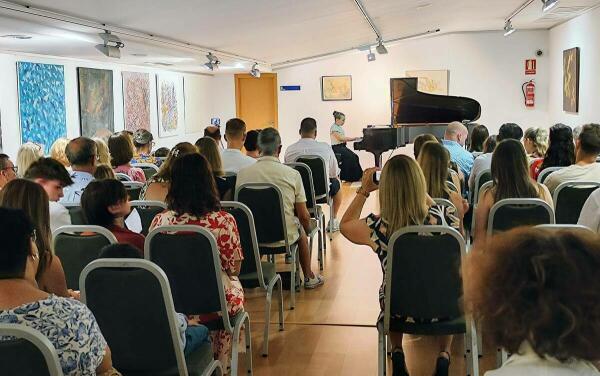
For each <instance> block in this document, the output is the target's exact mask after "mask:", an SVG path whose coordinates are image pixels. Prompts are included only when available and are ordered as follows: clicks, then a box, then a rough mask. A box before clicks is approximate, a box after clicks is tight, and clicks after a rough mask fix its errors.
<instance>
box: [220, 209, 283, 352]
mask: <svg viewBox="0 0 600 376" xmlns="http://www.w3.org/2000/svg"><path fill="white" fill-rule="evenodd" d="M221 207H222V208H223V210H226V211H227V212H228V213H229V214H231V215H232V216H233V218H235V222H236V223H237V228H238V232H239V233H240V242H241V244H242V250H243V251H244V260H243V261H242V268H241V271H240V275H239V278H240V281H241V282H242V286H244V288H256V287H260V288H262V289H263V290H265V291H266V292H267V296H266V298H267V300H266V305H265V329H264V336H263V352H262V355H263V356H268V355H269V326H270V324H271V299H272V297H273V288H274V287H275V286H277V289H278V290H279V293H278V294H277V297H278V299H279V302H278V304H277V307H278V309H279V330H283V287H282V283H281V276H280V275H279V274H277V272H276V271H275V264H273V263H271V262H266V261H263V262H261V260H260V251H259V249H258V240H257V239H256V228H255V227H254V217H253V216H252V212H251V211H250V209H249V208H248V207H247V206H246V205H244V204H242V203H241V202H233V201H221Z"/></svg>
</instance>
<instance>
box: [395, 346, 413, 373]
mask: <svg viewBox="0 0 600 376" xmlns="http://www.w3.org/2000/svg"><path fill="white" fill-rule="evenodd" d="M392 370H393V373H392V375H393V376H409V375H408V369H407V368H406V360H405V359H404V352H403V351H402V350H401V349H394V351H393V352H392Z"/></svg>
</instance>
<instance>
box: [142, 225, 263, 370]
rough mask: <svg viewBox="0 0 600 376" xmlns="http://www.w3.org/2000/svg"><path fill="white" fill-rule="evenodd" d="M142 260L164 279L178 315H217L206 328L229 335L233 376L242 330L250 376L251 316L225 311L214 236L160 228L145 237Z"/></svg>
mask: <svg viewBox="0 0 600 376" xmlns="http://www.w3.org/2000/svg"><path fill="white" fill-rule="evenodd" d="M144 257H145V258H146V260H150V261H152V262H154V263H155V264H156V265H158V266H159V267H160V268H161V269H162V270H163V271H164V272H165V274H166V275H167V277H168V279H169V284H170V285H171V293H172V294H173V302H174V304H175V310H176V311H177V312H180V313H183V314H185V315H203V314H211V313H215V312H218V313H219V314H220V318H218V319H216V320H214V321H212V322H209V323H205V325H206V326H207V327H208V328H209V329H211V330H225V331H227V332H228V333H230V334H231V335H232V337H233V338H232V350H231V374H232V375H237V371H238V345H239V338H240V333H241V330H242V326H244V327H245V334H246V365H247V372H248V373H249V374H252V339H251V338H250V316H248V313H247V312H245V311H243V310H242V311H240V312H238V313H237V314H236V315H235V316H230V315H229V312H228V311H227V303H226V301H225V289H224V287H223V281H222V280H221V273H222V269H221V257H220V255H219V251H218V249H217V242H216V240H215V237H214V236H213V234H212V233H210V231H208V230H207V229H205V228H203V227H201V226H196V225H180V226H159V227H157V228H155V229H154V230H152V231H150V233H149V234H148V236H147V237H146V241H145V244H144Z"/></svg>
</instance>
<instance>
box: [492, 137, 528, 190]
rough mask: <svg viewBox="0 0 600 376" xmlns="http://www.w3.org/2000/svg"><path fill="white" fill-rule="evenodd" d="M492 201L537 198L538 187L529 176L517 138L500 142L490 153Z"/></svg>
mask: <svg viewBox="0 0 600 376" xmlns="http://www.w3.org/2000/svg"><path fill="white" fill-rule="evenodd" d="M491 172H492V180H493V181H494V201H495V202H498V201H500V200H502V199H505V198H538V197H539V196H540V192H539V189H538V188H537V186H536V184H535V183H534V181H533V180H532V179H531V177H529V167H528V165H527V155H525V149H524V148H523V145H521V143H520V142H519V141H517V140H513V139H506V140H504V141H502V142H500V143H499V144H498V145H497V146H496V149H495V150H494V154H493V155H492V168H491Z"/></svg>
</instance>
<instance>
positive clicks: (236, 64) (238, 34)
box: [0, 0, 600, 73]
mask: <svg viewBox="0 0 600 376" xmlns="http://www.w3.org/2000/svg"><path fill="white" fill-rule="evenodd" d="M523 1H524V0H497V1H492V0H486V1H482V0H362V2H363V4H364V7H365V9H366V10H367V12H368V13H369V14H370V15H371V17H372V19H373V20H374V22H375V24H376V25H377V27H378V28H379V30H380V31H381V34H382V36H383V38H384V40H390V39H395V38H400V37H404V36H410V35H414V34H419V33H422V32H425V31H427V30H433V29H441V32H442V33H449V32H460V31H479V30H502V28H503V26H504V21H505V19H506V17H508V16H509V15H510V14H511V13H512V12H513V11H514V10H515V9H516V8H518V7H519V6H520V5H521V4H522V3H523ZM599 4H600V0H561V1H560V5H559V6H558V7H557V8H555V9H554V10H553V11H552V12H551V13H549V14H543V13H542V11H541V1H538V0H535V1H533V3H532V4H531V5H530V6H529V7H527V8H526V9H525V10H524V11H523V12H522V13H521V14H520V15H519V16H518V17H516V18H515V19H514V20H513V25H514V26H515V27H516V28H517V29H540V28H542V29H544V28H545V29H547V28H550V27H552V26H554V25H556V24H558V23H561V22H564V21H565V20H567V19H570V18H572V17H575V16H577V15H578V14H581V13H582V12H584V11H585V10H587V9H589V8H590V7H593V6H596V5H599ZM15 5H21V6H22V5H26V6H30V7H31V8H33V9H34V10H33V11H32V9H31V8H30V9H29V10H27V9H25V8H21V7H17V8H20V9H17V10H15V9H7V8H11V7H12V8H15ZM38 10H40V11H38ZM41 10H43V11H51V12H55V13H56V14H54V13H52V14H50V13H48V12H43V11H41ZM27 12H32V13H38V15H32V14H27ZM39 13H44V14H45V17H40V16H39ZM66 19H68V20H69V21H71V22H65V20H66ZM73 21H75V22H76V23H80V24H83V25H76V24H73V23H72V22H73ZM97 23H102V24H107V25H108V26H107V27H108V28H111V29H117V30H120V31H121V32H119V31H117V30H115V31H114V34H116V35H119V36H120V37H121V39H123V40H124V42H125V48H124V49H123V51H122V58H121V61H120V62H122V63H127V64H147V65H156V64H157V63H158V64H172V66H171V68H172V69H175V70H180V71H192V72H205V73H206V72H209V71H208V70H207V69H206V68H204V67H203V63H204V62H206V59H205V57H204V55H205V54H206V51H207V50H212V51H216V52H215V53H216V54H217V56H219V58H220V60H221V61H222V62H223V63H222V65H221V69H220V71H222V72H228V71H229V72H230V71H241V70H247V69H249V68H250V67H251V65H252V63H253V61H260V62H263V63H265V64H264V65H263V67H265V68H268V66H269V65H270V64H277V63H282V62H285V61H289V60H295V59H302V58H306V57H311V56H317V55H322V54H327V53H329V52H332V51H339V50H345V49H353V48H356V47H359V46H362V45H365V44H373V43H374V42H375V35H374V33H373V31H372V30H371V28H370V27H369V25H368V23H367V22H366V20H365V19H364V18H363V16H362V14H361V13H360V12H359V10H358V8H357V6H356V4H355V2H354V0H326V1H324V0H302V1H291V0H254V1H248V0H237V1H236V0H218V1H215V0H210V1H208V0H170V1H147V0H127V1H123V0H103V1H97V0H77V1H73V0H31V1H18V2H6V1H2V0H0V36H2V35H7V34H24V35H28V36H31V37H32V39H28V40H18V39H12V38H0V50H4V51H18V52H26V53H36V54H43V55H53V56H62V57H73V58H82V59H92V60H110V59H109V58H105V57H104V56H102V55H101V54H100V53H99V52H97V51H96V50H95V49H94V45H96V44H98V43H100V38H99V37H98V36H97V33H98V32H100V31H101V30H100V29H99V28H98V25H97ZM149 34H152V35H154V37H153V38H154V39H160V40H161V41H162V42H157V41H156V40H149V39H152V38H151V37H150V36H149ZM165 40H169V41H172V42H173V43H171V44H165V43H164V41H165ZM188 44H189V45H188ZM136 55H137V56H136ZM140 55H141V56H140ZM230 55H231V56H230ZM161 66H162V65H161Z"/></svg>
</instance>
